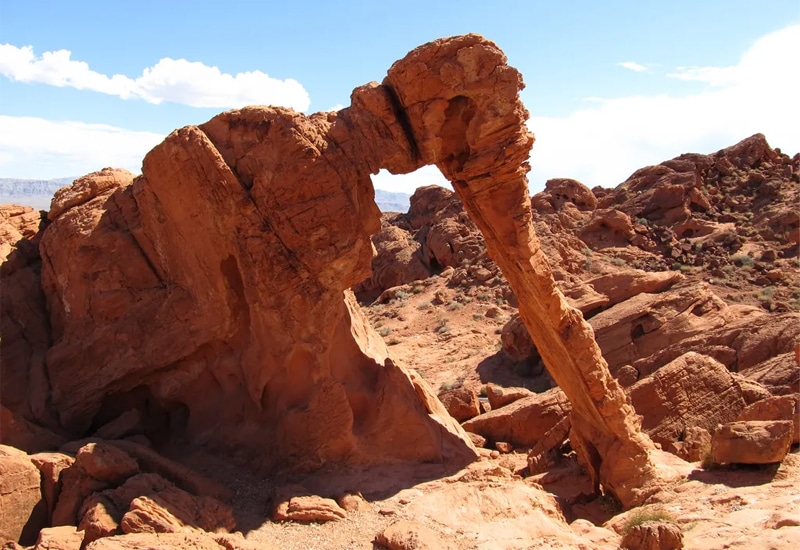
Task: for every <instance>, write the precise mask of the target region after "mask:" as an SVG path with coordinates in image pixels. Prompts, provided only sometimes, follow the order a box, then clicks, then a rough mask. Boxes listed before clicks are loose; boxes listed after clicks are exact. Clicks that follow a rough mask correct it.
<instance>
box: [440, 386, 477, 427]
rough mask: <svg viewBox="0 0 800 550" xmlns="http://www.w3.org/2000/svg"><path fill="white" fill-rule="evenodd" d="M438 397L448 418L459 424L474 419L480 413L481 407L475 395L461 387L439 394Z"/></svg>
mask: <svg viewBox="0 0 800 550" xmlns="http://www.w3.org/2000/svg"><path fill="white" fill-rule="evenodd" d="M438 397H439V401H441V402H442V405H444V407H445V408H446V409H447V412H448V413H450V416H452V417H453V418H455V419H456V420H458V421H459V422H464V421H465V420H469V419H470V418H474V417H476V416H478V415H479V414H480V413H481V405H480V402H479V401H478V396H477V394H476V393H475V392H474V391H473V390H470V389H468V388H465V387H463V386H462V387H460V388H456V389H453V390H446V391H442V392H439V395H438Z"/></svg>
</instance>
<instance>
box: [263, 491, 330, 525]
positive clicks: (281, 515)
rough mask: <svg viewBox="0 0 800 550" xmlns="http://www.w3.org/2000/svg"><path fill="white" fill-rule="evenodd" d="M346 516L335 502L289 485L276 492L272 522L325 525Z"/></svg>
mask: <svg viewBox="0 0 800 550" xmlns="http://www.w3.org/2000/svg"><path fill="white" fill-rule="evenodd" d="M345 515H346V513H345V511H344V509H342V507H341V506H339V504H338V503H337V502H336V501H335V500H333V499H330V498H324V497H321V496H319V495H314V494H311V493H309V492H308V490H307V489H305V488H304V487H301V486H298V485H288V486H285V487H281V488H279V489H278V490H277V492H276V495H275V507H274V510H273V512H272V520H273V521H297V522H301V523H311V522H316V523H323V522H326V521H337V520H340V519H344V518H345Z"/></svg>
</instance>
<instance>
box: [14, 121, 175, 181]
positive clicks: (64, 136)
mask: <svg viewBox="0 0 800 550" xmlns="http://www.w3.org/2000/svg"><path fill="white" fill-rule="evenodd" d="M163 139H164V136H163V135H160V134H155V133H152V132H134V131H131V130H125V129H123V128H117V127H114V126H109V125H106V124H85V123H83V122H73V121H54V120H45V119H42V118H35V117H14V116H5V115H0V176H2V177H15V178H55V177H65V176H79V175H82V174H86V173H89V172H93V171H95V170H99V169H101V168H103V167H104V166H114V167H119V168H126V169H128V170H130V171H131V172H134V173H138V172H140V171H141V166H142V158H143V157H144V155H145V154H146V153H147V152H148V151H149V150H150V149H152V148H153V147H155V146H156V145H157V144H158V143H160V142H161V140H163Z"/></svg>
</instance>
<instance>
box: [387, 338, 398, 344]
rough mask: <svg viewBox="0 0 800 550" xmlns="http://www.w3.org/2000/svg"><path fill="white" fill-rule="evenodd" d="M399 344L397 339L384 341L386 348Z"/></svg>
mask: <svg viewBox="0 0 800 550" xmlns="http://www.w3.org/2000/svg"><path fill="white" fill-rule="evenodd" d="M399 343H400V340H399V339H397V338H389V340H387V341H386V345H387V346H396V345H397V344H399Z"/></svg>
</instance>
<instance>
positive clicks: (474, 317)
mask: <svg viewBox="0 0 800 550" xmlns="http://www.w3.org/2000/svg"><path fill="white" fill-rule="evenodd" d="M472 320H473V321H483V313H473V314H472Z"/></svg>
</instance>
